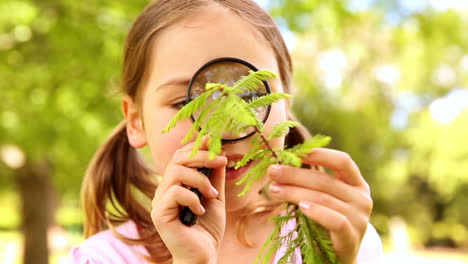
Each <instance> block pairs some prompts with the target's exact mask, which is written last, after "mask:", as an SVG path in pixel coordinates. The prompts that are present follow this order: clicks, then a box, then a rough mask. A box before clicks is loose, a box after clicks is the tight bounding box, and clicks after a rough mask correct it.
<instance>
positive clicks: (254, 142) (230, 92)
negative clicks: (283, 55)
mask: <svg viewBox="0 0 468 264" xmlns="http://www.w3.org/2000/svg"><path fill="white" fill-rule="evenodd" d="M274 77H275V74H274V73H272V72H270V71H266V70H260V71H255V72H254V71H250V73H249V75H247V76H244V77H243V78H241V79H240V80H239V81H237V82H236V83H235V84H233V85H232V86H228V85H225V84H219V83H208V84H207V85H206V87H205V88H206V92H204V93H203V94H201V95H200V96H199V97H197V98H195V99H194V100H192V101H190V102H189V103H188V104H186V105H185V106H184V107H182V108H181V109H180V111H179V112H178V113H177V114H176V116H175V117H174V118H173V119H172V120H171V122H170V123H169V124H168V126H167V127H166V128H165V129H164V130H163V132H168V131H169V130H171V129H172V128H174V127H175V126H176V124H177V122H178V121H180V120H183V119H186V118H189V117H190V116H191V115H192V114H193V113H195V112H197V113H199V116H198V118H197V119H196V120H195V121H194V123H193V125H192V127H191V129H190V131H189V132H188V133H187V135H186V137H185V138H184V139H183V141H182V142H183V143H185V142H187V141H189V140H191V139H192V138H193V137H194V136H195V132H197V131H198V134H197V136H196V139H195V144H194V148H193V151H192V153H191V155H192V156H193V155H195V154H196V152H197V151H198V150H199V148H200V146H201V143H202V138H203V136H205V135H208V136H209V140H208V151H209V152H210V157H211V158H214V157H215V156H217V155H219V154H220V153H221V148H222V137H223V134H225V133H231V134H234V135H241V134H243V133H245V132H246V131H247V130H248V129H254V130H255V131H256V133H255V134H254V135H253V136H252V137H251V139H250V143H251V146H252V148H251V149H250V150H249V152H248V153H247V154H245V155H244V157H243V158H242V159H241V160H240V161H239V162H237V164H236V169H238V168H240V167H242V166H244V165H246V164H247V163H248V162H250V161H253V160H255V161H257V162H256V163H255V165H254V166H253V167H252V168H251V169H250V170H249V171H248V172H247V173H246V174H245V175H244V177H243V178H242V179H241V180H239V182H237V184H238V185H241V184H244V189H243V191H242V192H241V193H240V194H239V196H243V195H245V193H246V192H248V191H249V189H250V187H251V185H252V184H253V183H254V182H255V181H256V180H259V179H261V178H262V177H263V176H264V175H265V173H266V170H267V169H268V167H269V166H271V165H273V164H283V165H289V166H295V167H302V158H304V157H305V156H306V155H307V154H308V153H310V152H311V151H312V150H313V149H314V148H316V147H322V146H325V145H327V144H328V143H329V141H330V137H327V136H322V135H316V136H314V137H312V138H310V139H308V140H306V141H305V142H304V143H302V144H298V145H295V146H292V147H289V148H286V149H276V148H272V147H271V146H270V144H269V142H270V141H271V140H272V139H274V138H279V137H282V136H285V135H286V134H287V133H288V131H289V129H290V128H293V127H295V126H297V125H298V123H297V122H294V121H284V122H281V123H279V124H277V125H276V126H275V127H273V129H272V130H271V131H270V133H269V134H268V135H266V132H265V131H264V129H263V123H262V121H261V120H259V118H258V116H257V115H256V111H255V109H259V108H262V107H268V106H269V105H271V104H273V103H274V102H277V101H279V100H283V99H286V98H288V97H290V95H288V94H285V93H272V94H266V95H263V96H260V97H256V98H252V99H251V100H250V101H245V100H243V99H242V98H241V97H240V96H239V95H240V94H243V93H245V92H252V91H254V90H256V89H258V87H259V85H261V84H262V82H263V81H266V80H267V79H269V78H274ZM215 92H217V93H218V94H217V95H216V96H217V97H216V99H215V100H213V101H212V102H211V103H209V104H207V102H208V101H207V99H208V98H209V97H210V96H213V94H214V93H215ZM294 219H295V223H296V225H295V228H294V230H291V231H290V232H289V233H287V234H286V235H284V236H283V235H280V234H281V232H280V231H281V227H282V226H283V225H284V224H285V223H287V222H288V221H293V220H294ZM272 220H273V221H274V223H275V228H274V231H273V232H272V234H271V235H270V237H269V239H268V240H267V241H266V242H265V244H264V245H263V247H262V249H261V250H260V253H259V256H258V257H257V262H258V263H269V261H270V259H271V258H272V257H273V256H274V253H275V252H276V251H277V250H278V249H279V247H280V246H281V245H287V250H286V254H285V255H284V256H283V257H282V258H281V260H280V261H279V263H287V262H288V261H289V260H290V259H292V258H293V257H294V252H295V249H296V248H300V249H301V253H302V255H303V262H304V263H307V264H312V263H313V264H322V263H327V264H328V263H333V264H334V263H337V259H336V256H335V253H334V250H333V247H332V242H331V240H330V238H329V237H328V233H327V231H326V230H325V229H324V228H323V227H321V226H320V225H318V224H317V223H315V222H314V221H312V220H311V219H309V218H308V217H306V216H305V215H303V214H302V212H301V211H300V209H299V208H298V206H297V205H295V204H291V203H285V214H284V215H282V216H277V217H274V218H273V219H272ZM296 234H297V235H296Z"/></svg>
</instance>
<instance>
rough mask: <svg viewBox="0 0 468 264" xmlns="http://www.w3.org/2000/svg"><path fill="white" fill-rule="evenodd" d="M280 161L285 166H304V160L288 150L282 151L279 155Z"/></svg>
mask: <svg viewBox="0 0 468 264" xmlns="http://www.w3.org/2000/svg"><path fill="white" fill-rule="evenodd" d="M278 161H280V163H281V164H284V165H292V166H294V167H301V166H302V159H301V158H300V157H299V156H298V155H296V154H295V153H292V152H290V151H288V150H282V151H281V152H280V153H278Z"/></svg>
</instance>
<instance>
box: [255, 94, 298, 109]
mask: <svg viewBox="0 0 468 264" xmlns="http://www.w3.org/2000/svg"><path fill="white" fill-rule="evenodd" d="M289 97H291V95H289V94H286V93H271V94H267V95H262V96H259V97H256V98H253V99H252V100H250V101H249V107H250V108H252V109H255V108H259V107H267V106H269V105H271V104H273V103H275V102H278V101H279V100H282V99H286V98H289Z"/></svg>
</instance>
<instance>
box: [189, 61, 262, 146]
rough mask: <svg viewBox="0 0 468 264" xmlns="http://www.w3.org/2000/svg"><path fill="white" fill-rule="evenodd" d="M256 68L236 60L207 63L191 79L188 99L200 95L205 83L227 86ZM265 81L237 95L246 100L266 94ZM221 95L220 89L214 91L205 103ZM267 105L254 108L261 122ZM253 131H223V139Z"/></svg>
mask: <svg viewBox="0 0 468 264" xmlns="http://www.w3.org/2000/svg"><path fill="white" fill-rule="evenodd" d="M251 70H256V69H255V68H254V67H253V66H252V65H245V64H243V63H240V62H237V61H223V60H221V61H217V62H215V63H211V64H208V65H207V66H206V67H204V68H203V67H202V68H201V70H200V71H199V72H197V73H196V74H195V76H194V78H193V79H192V82H191V83H190V87H189V98H188V99H189V101H190V100H193V99H194V98H196V97H198V96H200V95H201V94H202V93H204V92H206V89H205V86H206V84H207V83H220V84H225V85H228V86H232V85H233V84H234V83H236V82H237V81H239V80H240V79H241V78H242V77H244V76H247V75H249V71H251ZM265 84H266V83H264V84H263V85H260V86H259V87H258V89H256V90H253V91H246V92H244V93H243V94H240V95H239V96H240V97H241V98H242V99H243V100H244V101H246V102H247V103H248V102H251V101H252V100H253V99H255V98H257V97H260V96H263V95H266V94H268V93H269V92H270V91H269V88H267V87H266V86H265ZM220 95H221V92H220V91H216V92H214V93H213V94H212V96H211V97H210V98H208V100H207V102H206V104H207V105H209V104H210V103H212V102H213V101H214V100H216V99H217V98H218V97H219V96H220ZM268 112H269V111H268V108H267V107H258V108H256V109H255V113H256V115H257V118H258V119H259V120H261V121H262V122H265V121H266V119H267V117H268ZM198 117H199V115H198V114H197V113H195V114H194V116H193V118H194V119H197V118H198ZM253 132H254V129H253V128H249V129H247V130H246V131H244V132H243V133H242V134H233V133H225V134H224V135H223V140H226V141H234V140H239V139H242V138H245V137H247V136H249V135H250V134H252V133H253Z"/></svg>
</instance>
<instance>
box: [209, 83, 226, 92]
mask: <svg viewBox="0 0 468 264" xmlns="http://www.w3.org/2000/svg"><path fill="white" fill-rule="evenodd" d="M226 87H227V85H225V84H221V83H207V84H206V85H205V90H207V91H209V90H213V89H216V90H222V89H224V88H226Z"/></svg>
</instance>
